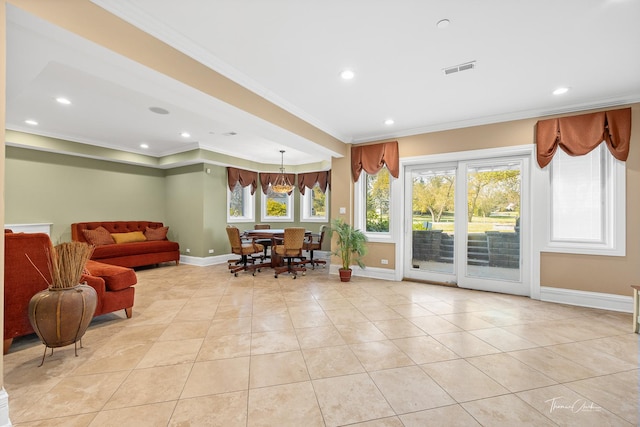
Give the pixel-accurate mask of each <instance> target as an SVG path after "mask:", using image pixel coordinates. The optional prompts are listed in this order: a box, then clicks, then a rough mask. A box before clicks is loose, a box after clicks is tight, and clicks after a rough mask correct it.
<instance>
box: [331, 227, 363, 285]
mask: <svg viewBox="0 0 640 427" xmlns="http://www.w3.org/2000/svg"><path fill="white" fill-rule="evenodd" d="M331 232H332V233H336V234H337V236H338V239H337V240H336V244H337V245H338V246H337V248H336V250H335V251H333V252H332V254H333V255H336V256H339V257H340V259H341V260H342V267H341V268H340V269H339V273H340V280H341V281H343V282H348V281H349V280H351V272H352V271H351V265H352V264H353V263H356V264H358V266H359V267H360V268H365V265H364V263H363V262H362V257H363V256H364V255H365V254H366V253H367V236H365V235H364V233H363V232H362V231H361V230H358V229H356V228H353V227H352V226H351V225H350V224H347V223H346V222H344V221H343V220H342V219H340V218H337V219H334V220H333V221H332V222H331Z"/></svg>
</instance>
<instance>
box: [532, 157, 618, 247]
mask: <svg viewBox="0 0 640 427" xmlns="http://www.w3.org/2000/svg"><path fill="white" fill-rule="evenodd" d="M600 152H601V153H602V155H603V156H604V162H603V163H604V165H605V166H604V168H603V169H604V170H603V172H602V175H601V176H602V177H603V179H604V182H603V183H602V184H603V185H602V189H603V192H604V194H603V198H602V199H603V202H604V208H603V212H602V213H603V219H602V236H603V237H602V239H601V240H598V241H594V240H553V238H552V230H553V226H554V225H553V211H552V209H553V204H552V181H551V180H552V179H553V160H551V163H550V164H549V165H548V166H547V167H546V168H544V169H543V170H542V172H543V173H544V174H545V179H544V180H543V183H544V186H543V191H544V196H543V198H542V199H543V200H544V201H545V202H546V204H547V210H546V212H547V213H548V214H547V217H546V233H545V236H546V238H545V240H546V241H545V244H544V246H543V247H542V251H543V252H557V253H571V254H584V255H605V256H625V255H626V165H625V162H623V161H620V160H617V159H616V158H614V157H613V156H612V155H611V153H610V152H609V149H608V148H607V147H606V146H605V145H604V144H603V145H602V146H601V150H600ZM556 155H557V154H556ZM554 158H555V157H554ZM585 160H586V159H585Z"/></svg>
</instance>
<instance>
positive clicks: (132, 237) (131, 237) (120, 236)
mask: <svg viewBox="0 0 640 427" xmlns="http://www.w3.org/2000/svg"><path fill="white" fill-rule="evenodd" d="M111 237H113V240H115V241H116V243H131V242H144V241H145V240H147V238H146V237H144V233H143V232H142V231H132V232H130V233H111Z"/></svg>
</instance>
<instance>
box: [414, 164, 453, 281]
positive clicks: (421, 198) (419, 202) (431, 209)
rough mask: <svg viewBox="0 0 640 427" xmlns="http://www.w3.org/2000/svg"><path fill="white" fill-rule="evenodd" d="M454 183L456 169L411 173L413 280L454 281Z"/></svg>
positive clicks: (420, 170)
mask: <svg viewBox="0 0 640 427" xmlns="http://www.w3.org/2000/svg"><path fill="white" fill-rule="evenodd" d="M455 181H456V170H455V168H442V167H440V168H418V169H414V170H411V172H410V194H411V200H410V203H411V207H410V211H411V224H410V225H411V249H410V252H411V270H412V272H413V276H414V278H422V279H425V280H434V281H446V282H451V281H454V280H455V238H454V229H455V197H454V195H455Z"/></svg>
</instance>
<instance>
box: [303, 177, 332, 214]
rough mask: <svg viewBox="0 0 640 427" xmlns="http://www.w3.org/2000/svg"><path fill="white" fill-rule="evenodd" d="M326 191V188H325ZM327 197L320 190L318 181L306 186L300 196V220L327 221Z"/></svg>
mask: <svg viewBox="0 0 640 427" xmlns="http://www.w3.org/2000/svg"><path fill="white" fill-rule="evenodd" d="M327 191H328V190H327ZM328 212H329V197H327V194H325V193H323V192H322V190H320V186H319V185H318V183H316V185H314V186H313V188H307V189H306V191H305V192H304V194H303V195H301V197H300V220H301V221H308V222H314V221H317V222H327V221H328V219H329V216H328Z"/></svg>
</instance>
